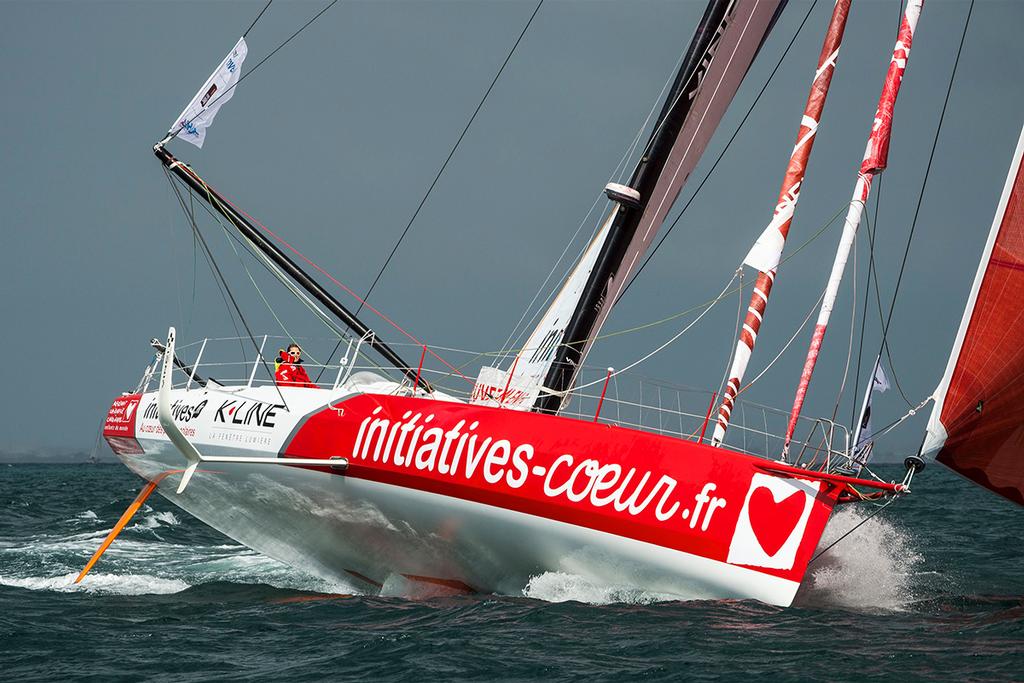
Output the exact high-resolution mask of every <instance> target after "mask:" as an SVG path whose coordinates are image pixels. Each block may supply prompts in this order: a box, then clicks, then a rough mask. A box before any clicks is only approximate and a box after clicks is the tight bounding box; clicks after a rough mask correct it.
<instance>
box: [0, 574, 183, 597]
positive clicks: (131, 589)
mask: <svg viewBox="0 0 1024 683" xmlns="http://www.w3.org/2000/svg"><path fill="white" fill-rule="evenodd" d="M77 577H78V574H77V573H75V572H72V573H70V574H64V575H62V576H27V577H12V576H0V585H3V586H13V587H15V588H27V589H29V590H42V591H56V592H58V593H76V592H82V593H97V594H104V595H152V594H166V593H179V592H181V591H183V590H185V589H186V588H188V587H189V584H187V583H185V582H184V581H182V580H180V579H165V578H161V577H159V576H152V575H149V574H125V575H120V574H95V573H94V574H89V575H88V576H86V577H85V578H84V579H82V583H75V579H76V578H77Z"/></svg>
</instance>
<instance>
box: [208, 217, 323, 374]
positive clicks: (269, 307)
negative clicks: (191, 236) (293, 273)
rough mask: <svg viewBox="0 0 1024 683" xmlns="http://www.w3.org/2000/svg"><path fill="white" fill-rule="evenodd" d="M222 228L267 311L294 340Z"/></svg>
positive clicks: (229, 234)
mask: <svg viewBox="0 0 1024 683" xmlns="http://www.w3.org/2000/svg"><path fill="white" fill-rule="evenodd" d="M218 223H219V221H218ZM220 228H221V231H222V232H223V233H224V237H225V241H226V242H227V243H228V246H229V247H231V251H232V252H234V254H235V258H237V259H238V263H239V264H240V265H241V266H242V270H244V271H245V274H246V276H247V277H248V278H249V282H250V283H251V284H252V287H253V289H255V290H256V293H257V294H259V297H260V299H261V300H262V301H263V303H264V305H266V307H267V310H268V311H270V315H272V316H273V317H274V321H275V322H276V323H277V325H278V327H280V328H281V330H282V331H283V332H284V334H285V336H286V337H288V338H289V339H294V337H293V336H292V333H291V332H290V331H289V330H288V328H287V327H286V326H285V324H284V322H283V321H282V320H281V318H279V317H278V315H277V311H275V310H274V307H273V306H271V305H270V302H269V301H267V297H266V295H264V294H263V290H262V289H260V286H259V285H258V284H257V283H256V278H254V277H253V276H252V273H251V272H250V271H249V266H247V265H246V263H245V260H244V259H243V258H242V255H241V254H240V253H238V250H237V249H236V248H235V245H234V244H233V243H232V239H231V233H230V232H229V231H228V228H227V226H226V225H223V224H221V226H220ZM250 255H251V252H250ZM306 355H307V356H309V358H310V360H311V361H313V362H314V363H318V362H319V361H317V359H316V358H314V357H313V354H311V353H309V352H308V351H307V352H306Z"/></svg>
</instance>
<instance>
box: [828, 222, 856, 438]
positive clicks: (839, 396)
mask: <svg viewBox="0 0 1024 683" xmlns="http://www.w3.org/2000/svg"><path fill="white" fill-rule="evenodd" d="M853 241H854V245H853V273H852V275H851V277H852V279H853V282H852V283H851V286H850V342H849V344H848V345H847V347H846V366H845V367H844V368H843V381H842V382H840V383H839V393H837V394H836V405H835V407H834V408H833V409H832V422H835V421H836V415H838V414H839V404H840V403H842V402H843V393H844V392H845V391H846V380H847V379H848V378H849V377H850V360H851V359H852V358H853V338H854V337H856V336H857V235H856V234H854V236H853ZM856 396H857V395H856V394H854V399H853V402H854V403H855V404H856V403H857V398H856Z"/></svg>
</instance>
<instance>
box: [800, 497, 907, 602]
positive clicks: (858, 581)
mask: <svg viewBox="0 0 1024 683" xmlns="http://www.w3.org/2000/svg"><path fill="white" fill-rule="evenodd" d="M869 514H871V513H870V511H865V510H857V509H851V508H843V509H841V510H839V511H838V512H836V513H835V514H834V515H833V516H832V518H831V519H830V520H829V523H828V526H827V527H826V528H825V533H824V534H823V535H822V537H821V543H820V544H819V546H818V548H819V551H818V552H820V551H821V550H822V549H824V548H827V547H828V546H829V545H831V544H832V543H834V542H835V541H836V540H837V539H839V538H840V537H841V536H843V534H845V533H847V532H848V531H849V530H850V529H853V528H854V527H857V525H858V524H860V526H859V527H857V529H856V530H855V531H853V532H852V533H850V535H849V536H847V537H846V538H844V539H843V540H842V541H840V542H839V543H837V544H836V545H835V546H833V547H832V548H831V549H829V550H828V552H826V553H825V554H824V555H822V556H821V558H820V559H818V560H817V561H815V562H814V564H812V565H811V566H810V568H809V569H808V572H807V575H806V577H805V578H804V582H803V585H802V586H801V588H800V592H799V593H798V594H797V598H796V604H797V605H800V606H807V607H813V606H825V605H835V606H841V607H848V608H853V609H858V610H900V609H904V608H906V607H907V606H909V605H910V604H911V603H913V602H914V601H915V600H917V596H916V594H915V590H916V588H917V586H916V584H917V581H918V579H919V578H920V576H921V575H920V568H921V565H922V563H923V559H924V558H923V557H922V556H921V555H920V553H918V552H917V550H916V549H915V547H914V543H913V538H912V537H911V535H910V534H909V533H908V532H907V531H905V530H904V529H901V528H900V527H899V526H897V525H896V524H894V523H893V522H891V521H889V520H887V519H885V518H883V517H881V516H876V517H872V518H871V519H869V520H867V521H866V522H865V521H864V520H865V518H867V516H868V515H869ZM861 522H863V524H861Z"/></svg>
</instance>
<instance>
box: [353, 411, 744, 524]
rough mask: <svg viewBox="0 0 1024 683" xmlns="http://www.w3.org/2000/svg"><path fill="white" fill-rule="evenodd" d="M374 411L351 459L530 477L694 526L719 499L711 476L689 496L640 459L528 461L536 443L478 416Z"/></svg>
mask: <svg viewBox="0 0 1024 683" xmlns="http://www.w3.org/2000/svg"><path fill="white" fill-rule="evenodd" d="M381 411H382V408H381V407H377V408H376V409H374V411H373V412H372V413H371V415H370V416H369V417H367V418H365V419H364V420H362V422H361V423H360V425H359V431H358V433H357V435H356V439H355V442H354V444H353V447H352V452H351V458H352V460H353V462H358V461H372V462H380V463H383V464H388V463H390V464H392V465H393V466H395V467H402V468H415V469H416V470H419V471H421V472H430V473H437V474H439V475H443V476H446V477H449V478H452V479H462V480H465V481H472V480H474V478H477V479H479V478H481V477H482V479H483V481H484V482H485V483H486V484H489V485H498V484H503V487H507V488H509V489H519V488H522V487H523V486H524V485H526V484H528V483H532V484H533V485H534V486H539V487H540V490H541V492H542V494H543V495H544V496H545V497H547V498H553V499H559V500H561V501H565V502H569V503H581V502H586V503H587V504H588V505H589V506H591V507H593V508H597V509H601V508H606V507H610V508H613V509H614V510H615V511H617V512H625V513H626V514H628V515H630V516H634V517H635V516H638V515H641V514H643V513H645V512H647V511H651V512H653V514H654V517H655V518H656V519H657V520H658V521H660V522H667V521H669V520H673V519H674V520H675V521H676V522H677V523H682V524H684V525H686V526H687V527H688V528H689V529H692V530H695V531H698V532H701V533H703V532H706V531H708V528H709V526H710V525H711V523H712V521H713V519H714V516H715V513H716V511H718V510H721V509H722V508H725V507H726V506H727V501H726V499H725V498H724V497H719V496H714V495H712V494H713V493H714V492H715V491H716V489H717V488H718V485H717V484H716V483H714V482H705V483H703V484H702V485H701V488H700V489H699V491H698V492H694V493H691V494H690V495H692V498H691V497H688V495H687V493H686V491H685V487H684V486H681V485H680V482H679V481H678V480H677V479H675V478H674V477H671V476H669V475H667V474H662V475H660V476H658V475H656V474H655V473H654V472H652V471H651V470H649V469H645V468H642V467H626V466H623V465H621V464H619V463H615V462H602V461H601V460H599V459H597V458H594V457H581V456H577V455H574V454H572V453H563V454H561V455H559V456H558V457H556V458H555V459H554V460H553V461H552V462H551V463H550V465H544V464H539V463H534V462H532V461H533V460H534V456H535V455H536V451H537V449H536V447H535V446H534V445H533V444H532V443H529V442H516V441H512V440H510V439H504V438H495V437H494V436H488V435H486V434H485V433H481V432H482V430H481V431H478V429H479V428H480V421H479V420H473V421H469V422H468V423H467V420H458V421H457V422H455V423H447V424H446V423H444V422H442V421H441V420H437V421H436V422H435V418H436V416H435V415H434V414H427V415H426V416H424V414H423V413H421V412H416V413H414V412H413V411H411V410H409V411H406V412H405V413H404V414H403V415H402V418H401V419H400V420H390V419H387V418H386V417H385V416H383V415H381ZM691 501H692V503H691Z"/></svg>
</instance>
